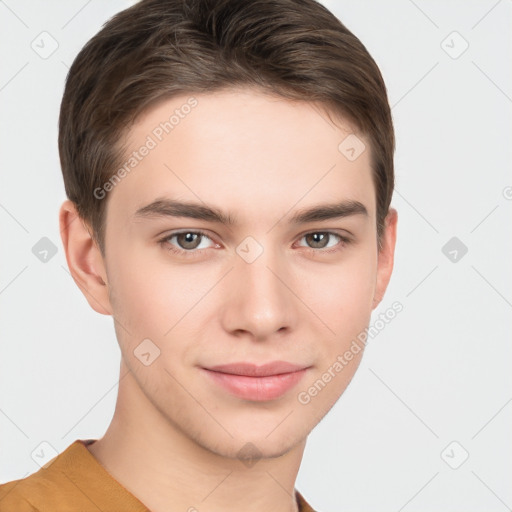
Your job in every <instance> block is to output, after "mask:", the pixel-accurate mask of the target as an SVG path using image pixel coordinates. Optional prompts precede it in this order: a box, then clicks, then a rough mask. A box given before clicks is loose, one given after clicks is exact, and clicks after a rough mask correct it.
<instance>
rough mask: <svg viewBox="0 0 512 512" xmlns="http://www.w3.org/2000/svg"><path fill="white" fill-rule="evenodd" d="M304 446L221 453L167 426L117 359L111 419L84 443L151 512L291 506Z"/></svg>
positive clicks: (283, 510) (292, 510)
mask: <svg viewBox="0 0 512 512" xmlns="http://www.w3.org/2000/svg"><path fill="white" fill-rule="evenodd" d="M127 397H130V402H129V403H128V400H127ZM305 445H306V440H303V441H302V442H301V443H299V444H297V445H296V446H294V447H293V448H292V449H290V450H289V451H288V452H286V453H284V454H283V455H280V456H278V457H272V458H265V457H264V456H263V457H262V458H259V459H253V460H244V461H242V460H240V459H238V458H228V457H225V456H222V455H221V454H220V453H217V452H216V451H213V450H210V449H207V448H206V447H204V446H202V445H201V440H200V439H192V438H191V437H190V436H189V435H187V433H186V432H182V431H181V430H180V429H178V428H177V427H176V425H173V424H171V422H170V421H169V420H168V419H167V418H165V417H164V416H163V415H162V414H161V413H160V411H159V410H158V409H157V408H156V407H155V406H154V405H153V404H152V403H151V402H150V401H149V400H148V399H147V397H146V396H145V394H144V393H143V392H142V391H141V390H140V388H139V386H138V384H137V382H136V381H135V379H134V377H133V375H132V374H131V372H130V371H129V370H128V369H127V368H126V366H124V363H123V362H121V379H120V383H119V394H118V400H117V405H116V409H115V413H114V417H113V419H112V422H111V424H110V426H109V428H108V429H107V432H106V433H105V435H104V436H103V437H102V438H101V439H99V440H98V441H96V442H95V443H92V444H91V445H89V446H88V449H89V451H90V452H91V454H92V455H93V456H94V457H95V458H96V459H97V460H98V462H99V463H100V464H101V465H102V466H104V467H105V469H106V470H107V471H108V472H109V473H110V474H111V475H112V476H113V477H114V478H115V479H116V480H117V481H118V482H119V483H120V484H121V485H123V486H124V487H125V488H126V489H127V490H128V491H129V492H130V493H131V494H133V495H134V496H135V497H136V498H137V499H139V501H141V502H142V503H143V504H144V505H145V506H146V507H148V508H149V509H150V510H151V511H152V512H164V511H165V512H167V511H168V510H171V509H172V510H187V511H191V512H194V511H201V510H208V511H209V512H221V511H222V512H226V511H229V510H233V511H234V510H236V511H239V510H244V511H246V512H256V511H258V512H261V511H262V510H264V511H269V512H296V511H297V510H298V507H297V502H296V497H295V480H296V478H297V473H298V471H299V467H300V463H301V459H302V455H303V452H304V448H305ZM220 451H221V450H220V449H219V452H220Z"/></svg>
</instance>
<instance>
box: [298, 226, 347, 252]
mask: <svg viewBox="0 0 512 512" xmlns="http://www.w3.org/2000/svg"><path fill="white" fill-rule="evenodd" d="M303 239H305V240H306V243H307V244H308V245H307V247H308V248H309V249H312V250H314V252H335V251H338V250H341V249H342V248H343V247H344V246H345V245H347V244H349V243H350V240H349V239H348V238H347V237H344V236H342V235H340V234H338V233H334V232H332V231H313V232H311V233H306V234H305V235H303V236H302V238H301V240H303ZM336 240H337V241H336ZM301 247H304V246H303V245H302V246H301ZM317 249H318V250H317Z"/></svg>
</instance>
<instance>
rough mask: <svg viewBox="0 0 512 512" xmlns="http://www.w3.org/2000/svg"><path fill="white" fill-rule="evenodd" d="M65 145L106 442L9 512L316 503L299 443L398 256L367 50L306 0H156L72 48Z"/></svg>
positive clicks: (343, 380) (29, 491) (347, 365)
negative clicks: (107, 387) (103, 334)
mask: <svg viewBox="0 0 512 512" xmlns="http://www.w3.org/2000/svg"><path fill="white" fill-rule="evenodd" d="M59 149H60V157H61V163H62V171H63V176H64V182H65V187H66V193H67V196H68V198H69V199H68V200H66V201H65V202H64V204H63V205H62V207H61V210H60V227H61V233H62V242H63V246H64V249H65V252H66V257H67V262H68V266H69V269H70V272H71V274H72V276H73V278H74V280H75V281H76V284H77V285H78V286H79V287H80V289H81V291H82V292H83V294H84V295H85V297H86V298H87V301H88V302H89V304H90V306H91V307H92V308H93V309H94V310H96V311H97V312H98V313H100V314H105V315H111V316H112V317H113V319H114V326H115V331H116V335H117V340H118V343H119V345H120V348H121V353H122V358H121V368H120V381H119V394H118V401H117V405H116V409H115V414H114V417H113V419H112V422H111V424H110V426H109V428H108V430H107V432H106V433H105V435H104V437H102V438H101V439H99V440H92V439H89V440H76V441H75V442H74V443H73V444H71V445H70V446H69V447H68V448H67V449H66V450H65V451H64V452H63V453H61V454H60V455H58V456H57V457H56V458H54V459H52V461H50V462H49V463H48V464H47V465H46V467H44V468H42V469H41V470H40V471H38V472H37V473H34V474H33V475H30V476H28V477H26V478H24V479H21V480H16V481H13V482H9V483H7V484H4V485H2V486H0V511H2V512H3V511H18V512H23V511H34V510H40V511H50V510H51V511H53V512H58V511H71V510H80V511H82V512H85V511H93V510H95V511H96V510H101V511H103V512H106V511H112V512H113V511H123V512H132V511H144V510H151V511H152V512H164V511H165V512H168V511H170V510H173V511H174V510H176V511H179V510H182V511H189V512H192V511H199V512H206V511H208V512H220V511H223V512H226V511H228V510H233V511H234V510H237V511H239V510H242V511H244V512H253V511H262V510H263V511H266V512H267V511H272V512H292V511H303V512H305V511H312V510H313V508H311V506H310V505H308V503H307V502H306V500H305V498H304V497H303V496H302V494H301V493H299V492H298V490H297V489H295V480H296V476H297V473H298V470H299V466H300V463H301V459H302V455H303V451H304V448H305V445H306V439H307V436H308V435H309V433H310V432H311V431H312V429H313V428H314V427H315V426H316V425H317V424H318V422H319V421H320V420H321V419H322V418H323V417H324V415H325V414H326V413H327V412H328V411H329V410H330V409H331V408H332V407H333V405H334V404H335V403H336V401H337V400H338V399H339V397H340V396H341V395H342V393H343V392H344V390H345V389H346V387H347V386H348V384H349V382H350V380H351V379H352V377H353V375H354V373H355V371H356V369H357V367H358V365H359V362H360V360H361V357H362V353H363V351H362V350H359V351H357V352H354V353H353V354H352V356H351V357H347V356H344V355H345V354H347V352H348V351H349V350H348V349H349V348H350V346H351V344H352V343H353V340H355V339H356V338H357V336H358V335H359V334H360V333H361V332H363V331H364V330H365V328H366V327H367V326H368V325H369V322H370V316H371V312H372V310H373V309H374V308H375V307H376V306H377V305H378V304H379V302H380V301H381V299H382V297H383V295H384V292H385V290H386V287H387V284H388V282H389V279H390V276H391V272H392V267H393V255H394V247H395V237H396V223H397V214H396V211H395V210H394V209H392V208H390V207H389V205H390V201H391V195H392V191H393V152H394V134H393V126H392V120H391V114H390V109H389V105H388V100H387V94H386V89H385V86H384V82H383V80H382V77H381V75H380V72H379V70H378V67H377V66H376V64H375V62H374V61H373V59H372V58H371V57H370V55H369V54H368V52H367V51H366V49H365V48H364V46H363V45H362V44H361V42H360V41H359V40H358V39H357V38H356V37H355V36H354V35H353V34H351V33H350V32H349V31H348V30H347V29H346V28H345V27H344V26H343V25H342V24H341V23H340V22H339V21H338V20H337V19H336V18H335V17H334V16H333V15H332V14H331V13H329V12H328V11H327V10H326V9H325V8H324V7H322V6H321V5H320V4H318V3H316V2H315V1H314V0H252V1H245V0H244V1H242V0H185V1H182V0H143V1H142V2H140V3H138V4H136V5H134V6H133V7H131V8H129V9H127V10H125V11H123V12H121V13H119V14H118V15H117V16H115V17H114V18H113V19H112V20H110V21H109V22H108V23H107V24H106V25H105V26H104V27H103V29H102V30H101V31H100V32H99V33H98V34H97V35H96V36H95V37H93V38H92V39H91V40H90V41H89V42H88V43H87V45H86V46H85V47H84V48H83V49H82V51H81V52H80V53H79V55H78V56H77V58H76V59H75V62H74V63H73V66H72V67H71V69H70V72H69V75H68V78H67V83H66V88H65V92H64V97H63V101H62V106H61V115H60V132H59ZM340 358H341V359H340ZM342 360H343V363H342V362H341V361H342Z"/></svg>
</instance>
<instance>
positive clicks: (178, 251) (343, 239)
mask: <svg viewBox="0 0 512 512" xmlns="http://www.w3.org/2000/svg"><path fill="white" fill-rule="evenodd" d="M185 233H192V234H194V235H200V236H203V237H205V238H209V239H210V240H211V237H210V236H208V235H207V234H206V233H205V232H204V231H201V230H194V231H192V230H187V231H175V232H173V233H171V234H169V235H166V236H165V237H164V238H162V239H160V240H159V244H160V245H161V246H162V247H164V246H165V247H164V248H165V249H166V250H167V251H169V252H171V253H173V254H177V255H179V256H184V257H186V258H194V257H196V256H200V255H201V254H202V252H203V251H205V250H206V249H191V250H188V251H187V250H185V249H177V248H176V247H174V246H173V245H171V244H170V243H169V241H170V240H171V239H172V238H174V237H175V236H177V235H181V234H185ZM318 233H322V234H327V235H331V236H335V237H338V238H339V239H340V242H339V243H338V244H336V245H335V246H334V247H331V248H329V249H313V248H312V247H309V248H308V247H304V246H301V247H304V248H305V249H306V250H308V249H309V251H308V252H312V253H315V254H319V253H320V254H331V253H334V252H338V251H340V250H341V249H342V248H344V247H345V246H347V245H348V244H350V243H351V240H350V239H349V238H347V237H345V236H342V235H340V234H339V233H335V232H333V231H310V232H308V233H304V234H303V235H302V236H301V237H300V239H301V240H302V239H303V238H304V237H306V236H308V235H313V234H318ZM212 241H213V240H212Z"/></svg>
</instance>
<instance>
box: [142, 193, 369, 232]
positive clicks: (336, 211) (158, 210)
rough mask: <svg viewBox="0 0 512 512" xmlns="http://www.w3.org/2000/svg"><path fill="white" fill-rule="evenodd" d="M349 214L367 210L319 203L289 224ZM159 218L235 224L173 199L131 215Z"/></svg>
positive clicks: (351, 203)
mask: <svg viewBox="0 0 512 512" xmlns="http://www.w3.org/2000/svg"><path fill="white" fill-rule="evenodd" d="M351 215H364V216H368V210H367V209H366V207H365V206H364V204H363V203H361V202H359V201H353V200H344V201H341V202H338V203H331V204H320V205H317V206H313V207H310V208H305V209H302V210H298V211H297V212H295V213H294V214H293V216H292V217H291V218H290V219H289V223H290V224H305V223H308V222H319V221H323V220H329V219H338V218H343V217H348V216H351ZM159 217H187V218H190V219H197V220H203V221H207V222H214V223H217V224H223V225H226V226H234V225H236V216H235V215H233V214H232V213H230V212H228V213H224V212H222V211H221V210H219V209H218V208H215V207H213V206H207V205H203V204H199V203H191V202H183V201H176V200H172V199H157V200H155V201H153V202H152V203H150V204H148V205H146V206H143V207H142V208H139V209H138V210H137V211H136V212H135V213H134V214H133V219H134V220H137V219H143V218H159Z"/></svg>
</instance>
